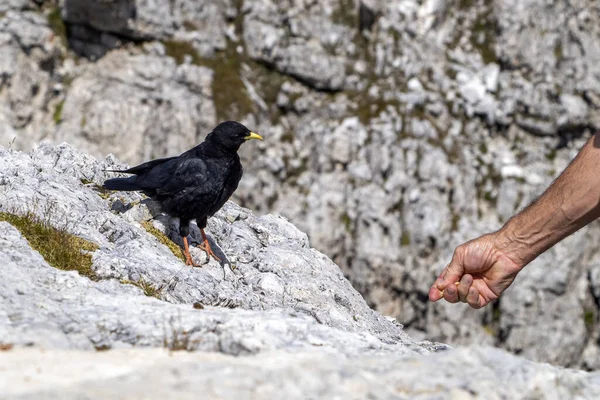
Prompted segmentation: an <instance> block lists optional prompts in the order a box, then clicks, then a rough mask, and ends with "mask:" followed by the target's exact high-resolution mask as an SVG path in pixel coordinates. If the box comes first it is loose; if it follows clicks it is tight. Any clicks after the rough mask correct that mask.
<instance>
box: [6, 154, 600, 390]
mask: <svg viewBox="0 0 600 400" xmlns="http://www.w3.org/2000/svg"><path fill="white" fill-rule="evenodd" d="M116 165H117V166H118V165H119V164H118V163H117V162H116V161H115V159H114V158H113V157H108V158H107V159H105V160H103V161H96V160H95V159H94V158H92V157H90V156H88V155H86V154H82V153H78V152H77V151H75V150H73V148H72V147H70V146H68V145H60V146H57V147H53V146H49V145H44V146H41V147H39V148H37V149H35V150H34V151H32V152H31V153H30V154H29V155H28V154H25V153H21V152H17V151H14V150H12V151H11V150H6V149H4V148H0V171H1V172H0V205H1V207H0V211H2V212H6V211H7V210H8V211H10V212H16V211H17V210H21V212H24V211H25V210H29V211H31V212H34V213H38V214H41V215H40V216H43V217H44V218H47V219H48V220H49V221H50V223H51V224H52V225H55V226H68V227H71V229H72V232H73V233H75V234H76V235H78V236H80V237H82V238H84V239H86V240H89V241H91V242H93V243H95V244H97V245H98V246H99V248H98V249H97V250H95V251H94V252H93V258H92V259H93V267H92V268H93V269H94V271H95V273H96V275H97V277H98V278H99V280H98V281H92V280H90V279H88V278H85V277H82V276H80V275H78V274H77V273H76V272H74V271H62V270H58V269H55V268H53V267H51V266H50V265H49V264H48V263H47V262H46V261H45V260H44V258H43V257H42V256H41V255H40V254H39V253H38V252H36V251H34V250H33V249H32V248H31V247H30V246H29V243H28V242H27V240H26V239H25V238H24V237H23V236H22V235H21V234H20V233H19V231H18V230H17V229H16V228H15V227H13V226H11V225H10V224H8V223H6V222H0V265H1V266H2V267H1V271H2V285H0V352H1V354H2V357H0V392H1V393H2V397H3V398H7V399H12V398H15V399H28V398H40V397H43V398H45V399H53V398H60V399H70V398H99V397H101V398H104V397H119V398H131V397H140V396H142V397H145V398H156V399H158V398H164V397H165V396H166V397H169V398H172V397H175V398H181V399H184V398H192V396H193V398H198V396H200V398H211V399H212V398H227V399H229V398H231V399H233V398H249V397H252V398H256V399H270V398H273V396H279V397H280V396H286V397H290V398H334V397H341V396H344V397H349V398H357V399H358V398H365V397H369V398H373V399H391V398H400V399H404V398H406V399H409V398H410V399H414V398H420V399H437V398H440V396H443V397H444V398H446V397H449V398H456V399H463V398H475V397H485V398H492V399H494V398H498V399H501V398H533V397H535V398H556V397H557V396H558V397H560V398H578V399H593V398H596V397H597V396H598V395H599V394H600V375H599V373H595V374H590V373H586V372H582V371H574V370H569V369H562V368H559V367H555V366H550V365H548V364H537V363H533V362H531V361H527V360H525V359H522V358H518V357H515V356H513V355H510V354H508V353H506V352H505V351H503V350H497V349H493V348H490V347H472V348H465V349H461V350H452V349H449V348H448V346H446V345H442V344H437V343H436V344H434V343H431V342H420V343H416V342H414V341H413V340H411V339H410V338H409V337H408V336H407V335H406V334H405V333H404V332H403V330H402V327H401V326H400V325H399V324H397V323H395V322H393V319H390V318H385V317H383V316H381V315H380V314H378V313H376V312H375V311H373V310H371V309H370V308H369V307H368V306H367V304H366V303H365V301H364V300H363V299H362V297H361V296H360V295H359V294H358V293H357V292H356V291H355V290H354V289H353V288H352V287H351V286H350V284H349V282H348V281H347V280H346V279H345V278H344V277H343V276H342V273H341V271H340V270H339V268H338V267H337V266H336V265H335V264H333V263H332V262H331V261H330V260H329V259H328V258H327V257H326V256H324V255H322V254H321V253H319V252H317V251H316V250H314V249H311V248H310V247H309V243H308V239H307V237H306V235H305V234H303V233H302V232H300V231H299V230H298V229H297V228H295V227H294V226H293V225H291V224H290V223H289V222H287V221H286V220H285V219H284V218H281V217H276V216H273V215H265V216H262V217H257V216H254V215H253V214H252V213H251V212H250V211H249V210H246V209H243V208H241V207H239V206H236V205H235V204H233V203H229V204H227V205H226V207H224V209H223V210H222V211H220V212H219V213H218V214H217V215H216V216H215V217H213V218H212V219H211V220H210V224H209V234H210V237H211V239H212V240H213V241H214V242H215V247H217V246H218V248H219V249H220V250H221V252H222V253H223V254H222V256H223V257H225V258H226V259H227V262H226V263H224V265H219V264H218V263H217V262H216V261H214V260H211V261H210V262H207V260H204V265H203V267H202V268H191V267H188V266H185V265H184V264H183V263H182V262H181V261H180V260H178V259H177V258H176V257H175V256H174V255H173V254H172V253H171V252H170V250H169V249H168V248H167V247H166V246H165V245H163V244H161V243H159V242H157V240H156V239H155V238H154V237H153V236H151V235H150V234H149V233H147V232H146V231H145V230H143V229H142V228H141V227H140V224H139V223H140V222H142V221H143V220H144V219H146V218H152V215H151V214H152V213H154V216H155V218H154V221H155V227H157V228H160V229H163V230H164V231H165V232H166V233H168V234H174V233H175V232H176V231H177V227H176V226H173V225H172V224H171V223H170V222H169V221H168V219H165V218H163V217H161V216H160V215H158V214H156V211H153V209H154V206H153V205H152V203H151V202H149V201H147V200H142V201H141V202H139V200H140V198H139V196H138V195H124V194H122V193H114V194H111V195H110V196H106V194H105V193H102V192H97V191H95V190H94V187H95V186H94V185H95V184H94V183H93V182H96V183H98V182H101V181H102V180H103V179H104V178H105V176H106V173H105V172H103V169H105V168H107V167H114V166H116ZM82 180H84V182H82ZM90 182H91V183H90ZM136 200H137V201H136ZM196 234H197V232H196ZM194 250H196V249H194ZM193 255H194V256H199V255H200V254H198V252H195V253H194V254H193ZM198 258H199V257H198ZM142 280H143V281H145V282H146V283H147V284H151V285H153V286H154V287H155V288H158V291H157V293H156V294H155V297H156V298H155V297H147V296H145V295H144V293H143V291H142V290H141V289H140V288H137V287H135V286H133V285H131V284H129V283H126V282H127V281H129V282H138V283H139V282H142ZM30 347H33V348H30ZM164 348H167V349H168V350H169V351H167V350H166V349H164ZM75 350H77V351H75ZM97 350H102V351H97ZM177 350H187V352H183V351H179V352H177ZM441 350H444V351H441ZM436 353H437V354H436Z"/></svg>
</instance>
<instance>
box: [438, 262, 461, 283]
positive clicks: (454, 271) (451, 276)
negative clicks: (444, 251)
mask: <svg viewBox="0 0 600 400" xmlns="http://www.w3.org/2000/svg"><path fill="white" fill-rule="evenodd" d="M464 274H465V268H464V266H463V264H462V262H458V260H457V259H456V257H452V261H450V264H448V266H447V267H446V269H444V271H443V272H442V274H441V275H440V277H439V278H438V280H437V281H436V284H438V283H439V284H438V286H437V287H438V289H439V290H444V289H445V288H446V287H447V286H448V285H454V284H455V283H456V282H459V281H460V280H461V278H462V276H463V275H464Z"/></svg>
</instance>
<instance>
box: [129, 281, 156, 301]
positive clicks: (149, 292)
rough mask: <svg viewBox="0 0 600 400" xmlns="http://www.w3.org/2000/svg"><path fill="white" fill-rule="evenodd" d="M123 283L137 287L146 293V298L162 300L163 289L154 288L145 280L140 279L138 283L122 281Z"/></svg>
mask: <svg viewBox="0 0 600 400" xmlns="http://www.w3.org/2000/svg"><path fill="white" fill-rule="evenodd" d="M121 283H123V284H125V285H133V286H137V287H139V288H140V289H142V290H143V291H144V294H145V295H146V296H148V297H156V298H157V299H160V293H161V289H160V288H157V287H156V286H154V285H153V284H151V283H150V282H148V281H146V280H144V279H139V280H138V281H130V280H127V279H123V280H121Z"/></svg>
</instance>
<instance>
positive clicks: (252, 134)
mask: <svg viewBox="0 0 600 400" xmlns="http://www.w3.org/2000/svg"><path fill="white" fill-rule="evenodd" d="M245 139H246V140H250V139H258V140H263V138H262V136H260V135H259V134H258V133H254V132H250V133H249V134H248V136H246V137H245Z"/></svg>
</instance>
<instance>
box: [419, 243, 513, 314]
mask: <svg viewBox="0 0 600 400" xmlns="http://www.w3.org/2000/svg"><path fill="white" fill-rule="evenodd" d="M498 235H499V234H498V233H493V234H489V235H484V236H481V237H479V238H477V239H474V240H471V241H470V242H467V243H465V244H463V245H460V246H458V247H457V248H456V250H455V251H454V255H453V256H452V261H451V262H450V264H448V266H447V267H446V268H444V270H443V271H442V273H441V274H440V276H439V277H438V279H437V280H436V281H435V283H434V284H433V286H432V287H431V289H430V290H429V300H431V301H433V302H435V301H438V300H440V299H442V298H444V299H445V300H446V301H447V302H449V303H457V302H459V301H461V302H463V303H469V305H470V306H471V307H473V308H481V307H484V306H486V305H487V304H488V303H490V302H491V301H492V300H495V299H497V298H498V297H500V295H501V294H502V292H504V291H505V290H506V289H507V288H508V287H509V286H510V285H511V284H512V282H513V281H514V279H515V277H516V276H517V274H518V273H519V271H521V269H522V268H523V265H519V264H517V263H516V262H514V261H513V260H511V258H510V257H509V255H508V254H507V253H506V252H504V251H503V250H502V249H501V248H502V247H503V246H501V245H500V242H501V241H500V240H499V237H498Z"/></svg>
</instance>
